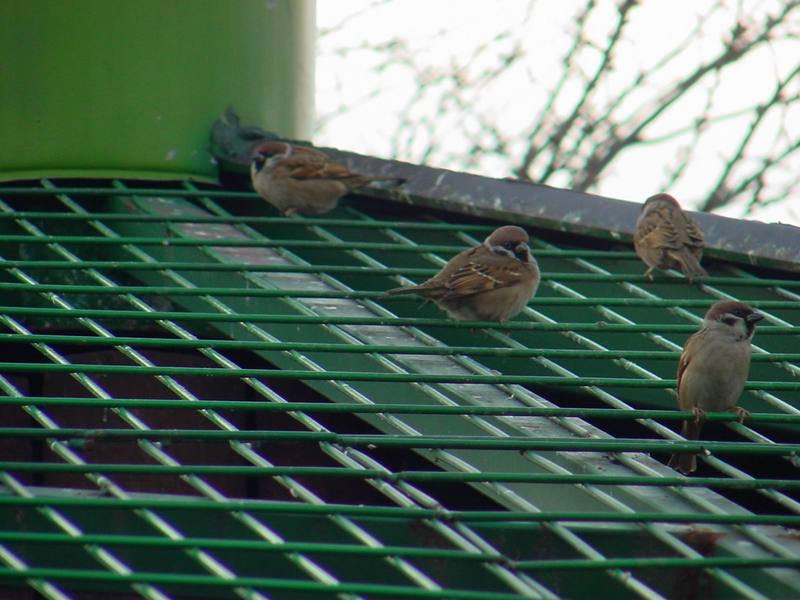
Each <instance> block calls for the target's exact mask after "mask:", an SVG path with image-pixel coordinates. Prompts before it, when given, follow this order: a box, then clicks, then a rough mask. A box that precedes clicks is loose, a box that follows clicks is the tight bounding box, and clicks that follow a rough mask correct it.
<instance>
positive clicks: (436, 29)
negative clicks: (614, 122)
mask: <svg viewBox="0 0 800 600" xmlns="http://www.w3.org/2000/svg"><path fill="white" fill-rule="evenodd" d="M584 4H585V0H539V1H538V2H534V3H529V2H527V1H524V0H399V1H398V0H395V1H394V2H388V3H383V2H380V1H377V2H376V1H375V0H318V2H317V25H318V28H319V30H320V31H321V32H322V35H321V36H320V40H319V44H318V60H317V65H316V71H317V75H316V79H317V82H316V84H317V92H316V105H317V114H318V116H320V117H323V120H322V121H321V122H320V126H319V127H318V131H317V134H316V137H315V142H316V143H318V144H321V145H329V146H335V147H340V148H346V149H350V150H353V151H356V152H361V153H365V154H373V155H377V156H384V157H391V156H393V155H395V157H396V158H399V159H401V160H409V161H411V162H419V161H420V156H421V153H422V150H423V148H424V147H425V144H426V142H427V136H428V135H434V136H437V137H438V138H439V139H440V140H441V142H442V146H443V147H444V149H443V150H442V151H441V152H438V153H436V152H435V153H433V154H431V155H430V156H429V157H427V160H426V162H427V163H428V164H430V165H432V166H441V167H447V168H456V169H458V168H462V169H463V168H464V165H463V164H461V165H459V164H457V163H455V162H454V161H453V159H452V157H451V155H452V154H458V153H459V152H461V151H462V149H463V148H466V147H468V146H467V144H468V142H469V140H468V136H467V135H465V134H464V132H469V131H472V130H474V129H475V128H477V127H478V125H477V124H476V123H475V122H471V121H470V120H464V119H463V118H462V116H461V114H460V113H459V112H458V111H455V110H453V111H452V113H449V112H447V111H446V112H445V114H441V115H438V116H433V115H431V123H430V128H428V129H426V130H422V131H419V132H418V133H417V134H416V135H415V136H414V137H413V139H408V137H406V138H402V137H401V138H394V137H393V135H394V131H395V128H396V126H397V124H398V122H399V119H400V115H401V113H402V111H403V110H404V107H406V105H407V103H408V102H409V100H410V99H411V98H412V96H413V95H414V94H415V93H416V92H417V89H418V85H417V83H416V81H415V78H414V74H413V72H412V71H413V70H412V68H411V67H409V66H403V65H395V66H388V67H386V68H385V69H383V70H382V71H380V72H379V73H376V72H375V70H374V69H375V67H376V66H377V65H379V64H381V62H382V61H384V60H385V54H384V53H382V52H379V51H376V50H375V48H379V47H381V46H382V45H384V44H386V43H388V42H390V41H392V40H397V39H399V40H403V43H404V44H405V47H406V48H407V51H408V52H409V53H413V54H414V56H415V58H414V65H416V67H415V68H418V67H419V66H422V67H423V68H424V70H425V71H424V72H425V73H426V74H428V75H429V76H430V77H431V78H435V77H436V75H437V73H439V72H441V71H444V70H450V69H452V67H453V65H458V66H459V68H461V69H462V70H463V73H464V75H465V77H468V78H469V77H476V76H477V75H478V74H479V73H481V72H482V70H483V69H484V67H485V66H486V64H493V61H496V60H497V57H498V56H499V55H501V54H502V53H503V52H507V51H508V50H509V49H510V48H511V47H512V45H513V41H514V40H518V41H519V42H520V44H521V48H522V49H523V51H524V53H525V55H524V58H523V59H522V60H521V61H519V62H517V63H516V65H515V66H514V67H512V68H511V69H509V70H508V72H506V73H504V74H503V75H502V76H501V77H500V78H498V79H497V80H496V81H494V82H493V83H492V84H491V85H488V86H486V87H485V88H483V90H482V91H481V92H480V93H477V94H475V95H473V96H468V99H469V100H470V101H473V102H474V103H475V104H476V105H477V106H478V107H479V108H481V109H483V111H484V113H485V114H488V115H489V117H490V118H491V120H492V123H493V124H494V125H495V126H497V127H498V128H501V129H503V130H506V131H509V132H517V131H523V130H525V129H526V128H527V127H528V126H529V125H530V123H531V122H532V120H533V117H534V116H535V115H536V114H537V109H538V108H540V107H541V106H542V105H543V103H544V101H545V99H546V97H547V92H548V91H549V90H550V89H551V88H552V87H553V85H554V84H555V82H556V81H557V79H558V77H559V76H560V75H561V72H562V69H561V60H562V57H563V55H564V53H565V52H566V50H567V48H568V47H569V45H570V44H571V43H572V36H570V35H569V32H570V28H571V27H572V26H574V23H572V22H571V20H572V19H574V16H575V14H576V12H577V10H578V9H579V8H580V7H582V6H583V5H584ZM616 4H617V3H616V2H612V1H611V0H598V9H596V10H595V11H594V12H593V13H592V19H591V20H590V22H589V25H588V27H587V32H588V36H589V37H590V38H591V39H592V40H596V41H597V42H598V43H602V42H604V41H605V39H606V38H607V35H608V32H609V31H610V30H611V29H612V28H613V27H614V25H615V21H616V16H617V12H616V8H615V7H616ZM717 4H718V3H717V2H715V1H714V0H649V1H648V2H645V3H642V4H641V5H640V6H638V7H637V8H636V9H634V10H633V11H632V13H631V17H630V20H629V24H628V26H627V29H626V30H625V34H624V36H623V39H624V42H623V43H622V44H621V45H620V46H619V48H618V52H617V54H616V59H615V61H614V65H613V69H612V71H611V72H610V73H609V76H608V78H607V79H606V80H605V81H604V83H603V85H602V86H600V88H599V91H600V92H601V93H600V94H599V95H598V96H597V102H611V101H613V100H614V97H615V92H616V91H617V90H618V89H623V88H624V86H625V84H626V82H628V81H630V80H631V78H632V77H633V75H634V74H635V73H636V72H637V71H638V70H642V69H644V70H645V71H647V70H648V69H649V68H652V66H653V64H654V63H655V62H656V61H657V60H659V59H660V58H661V57H662V56H663V55H664V53H665V52H667V51H668V50H670V49H672V48H674V47H676V46H680V47H682V51H681V52H680V53H679V55H678V56H677V57H676V59H675V60H674V61H673V63H672V64H671V67H670V71H669V72H668V73H665V75H666V77H665V79H668V78H669V77H670V74H671V73H674V77H675V78H677V77H678V76H679V75H681V74H683V73H685V72H687V71H689V70H691V69H693V68H694V67H696V66H697V65H698V64H700V63H701V62H703V61H705V60H707V59H708V57H709V56H713V55H714V54H715V53H717V52H718V51H719V50H720V48H721V47H722V45H723V40H724V36H725V35H726V34H727V32H728V31H729V28H730V23H731V20H732V18H733V15H737V14H738V18H739V19H740V21H741V22H743V23H744V24H745V25H747V24H748V23H758V22H760V21H761V20H762V19H763V18H764V16H765V15H766V14H769V13H774V12H775V10H776V7H778V6H779V5H780V4H781V3H780V2H779V0H750V1H747V0H741V1H735V0H729V1H728V2H723V3H722V4H723V6H722V7H721V8H719V9H718V10H716V12H714V13H712V17H711V18H708V19H706V20H705V22H704V24H703V31H702V35H701V36H698V37H696V38H694V41H693V42H692V43H691V44H684V43H682V41H683V40H685V39H686V37H687V35H688V34H689V32H691V30H692V29H693V28H694V27H695V26H696V24H697V22H698V19H697V15H698V14H701V13H702V14H706V13H708V11H709V10H710V9H711V7H713V6H715V5H717ZM531 6H532V7H533V8H532V10H531V9H530V7H531ZM529 11H530V12H529ZM798 16H800V15H798ZM797 21H798V19H797V18H796V19H795V20H794V22H793V24H792V25H790V27H793V33H795V34H796V36H795V38H794V39H793V40H791V41H788V42H773V43H771V44H770V45H763V46H762V47H761V48H759V49H757V50H755V51H753V52H752V54H751V55H749V56H747V57H746V58H745V60H742V61H740V62H739V63H737V64H735V65H733V66H731V67H729V68H728V69H726V70H725V71H723V76H722V77H721V79H720V81H719V87H718V89H717V90H716V92H715V94H714V95H713V104H712V108H711V114H712V115H723V114H728V113H735V112H736V111H742V110H743V109H746V108H748V107H752V106H753V105H755V104H757V103H758V102H761V101H763V100H764V99H765V97H768V96H769V95H770V94H771V93H772V90H773V88H774V85H775V81H776V76H780V75H784V76H785V75H786V74H787V73H788V72H790V71H791V70H792V69H794V68H795V67H796V66H797V64H798V63H799V62H800V39H798V37H800V23H798V22H797ZM337 25H341V27H338V28H336V29H335V30H334V31H332V32H330V33H325V32H326V30H329V29H330V28H334V27H336V26H337ZM506 29H508V30H509V31H510V32H511V36H510V37H509V38H508V39H505V40H502V41H500V42H496V43H494V44H493V45H492V48H493V50H492V51H489V52H485V53H483V54H481V55H480V56H478V57H477V58H474V59H469V57H470V56H472V55H473V53H474V52H475V49H476V48H477V47H478V46H480V45H482V44H485V43H487V42H489V41H491V40H492V39H493V38H494V37H495V36H496V35H497V34H498V33H499V32H501V31H503V30H506ZM598 57H599V53H594V54H592V53H591V52H590V53H585V54H584V55H582V56H581V61H580V65H581V67H582V68H583V69H584V70H585V71H587V72H591V70H592V69H593V68H594V67H595V65H596V63H597V60H598ZM482 61H483V62H485V63H486V64H482ZM670 84H671V81H666V80H665V81H661V80H659V81H655V82H653V83H652V85H651V87H647V86H643V88H642V89H641V91H638V90H637V92H635V93H634V94H632V95H631V96H630V97H629V98H628V99H627V100H626V101H625V102H623V104H622V105H621V107H620V110H621V111H622V112H621V114H625V111H626V110H627V111H634V110H635V108H636V107H637V106H639V103H640V102H641V101H642V100H643V99H647V98H652V97H656V96H658V95H659V94H660V93H665V92H667V91H669V90H670V89H671V87H670ZM711 84H712V81H711V80H710V79H709V82H708V83H707V84H705V85H711ZM580 91H581V90H580V89H579V88H578V87H573V89H570V88H569V86H567V88H566V89H565V92H564V93H563V94H562V95H561V96H560V97H559V99H558V102H557V103H556V105H555V107H554V110H555V111H556V112H557V113H558V114H559V115H561V116H563V114H565V113H567V112H568V111H569V110H570V109H571V107H572V105H573V103H574V100H575V98H576V94H578V93H580ZM787 91H788V93H790V94H795V95H797V94H798V93H800V81H798V80H797V79H796V80H795V81H793V83H792V84H791V85H790V86H789V87H788V88H787ZM705 103H706V95H705V94H704V93H700V90H698V92H697V93H690V94H688V95H687V96H686V97H684V98H683V99H681V100H680V101H679V102H678V103H676V104H675V105H674V106H673V107H671V108H670V109H668V110H667V111H665V113H663V114H662V117H661V118H660V119H659V120H658V121H657V122H655V123H654V124H653V125H654V126H653V127H652V128H651V129H649V130H647V133H648V137H655V136H657V135H661V134H664V133H668V132H671V131H674V130H675V129H679V128H680V127H682V126H683V125H685V124H689V123H691V121H692V120H693V119H694V118H696V117H697V116H698V115H699V114H700V113H701V112H702V110H703V106H704V104H705ZM342 106H345V107H347V108H348V109H347V110H345V111H344V112H342V114H340V115H338V116H335V117H332V118H331V117H330V115H331V114H332V113H334V112H335V111H337V109H339V108H340V107H342ZM435 107H436V98H435V94H433V93H431V94H425V96H424V97H423V100H422V101H421V102H420V103H419V104H418V106H417V107H416V108H415V109H414V110H415V111H416V112H415V113H414V114H415V115H416V116H420V117H423V116H425V115H426V113H428V112H432V111H433V110H434V108H435ZM792 110H793V113H791V114H788V115H787V116H786V117H785V118H784V119H783V123H782V124H781V119H779V118H777V113H776V115H775V118H771V119H767V121H766V122H765V123H764V124H763V125H762V126H761V127H760V128H759V129H758V130H757V134H756V137H755V139H754V142H753V152H754V154H756V155H757V154H758V152H761V151H764V152H766V151H768V150H769V149H770V148H771V147H773V145H774V144H775V143H776V141H782V143H786V141H787V140H790V141H794V140H797V139H798V137H800V106H798V107H795V108H793V109H792ZM751 118H752V115H750V114H742V115H741V116H739V117H735V118H731V119H728V120H725V121H723V122H721V123H719V124H717V125H712V126H710V127H709V129H708V131H707V133H706V134H705V135H704V136H703V137H702V138H701V139H700V143H699V144H697V145H696V146H694V148H693V151H694V153H695V158H694V160H693V161H692V162H691V164H690V167H689V168H688V169H687V171H686V172H685V173H684V175H683V177H681V178H680V179H679V180H678V181H677V182H676V184H675V186H674V187H672V189H670V190H662V189H659V185H660V184H661V183H662V182H664V181H665V173H666V170H667V169H668V168H669V167H670V165H674V164H675V163H676V161H677V156H678V155H679V153H680V151H681V148H682V147H684V146H686V145H687V143H689V142H690V137H689V136H688V135H684V136H676V137H675V138H674V139H673V140H671V141H669V142H665V143H661V144H652V145H646V146H640V147H638V148H636V149H635V150H632V151H626V152H623V153H622V154H621V155H619V156H618V157H617V159H616V162H615V163H614V165H613V167H612V168H611V169H609V170H607V171H606V172H605V177H604V178H603V180H602V182H601V183H600V185H599V186H598V188H597V189H594V190H592V191H594V192H596V193H599V194H602V195H606V196H610V197H616V198H622V199H626V200H638V201H641V200H644V199H645V198H646V197H647V196H650V195H652V194H654V193H657V192H659V191H670V192H671V193H673V194H674V195H675V196H676V197H678V198H679V199H680V200H681V201H682V203H683V204H684V205H685V206H686V207H688V208H691V207H693V206H697V205H698V204H699V202H700V200H701V198H702V196H703V192H705V191H706V190H708V189H709V188H710V187H711V185H712V183H713V182H714V181H715V180H716V178H715V175H716V174H718V173H719V169H720V167H721V165H722V163H723V160H724V153H725V151H726V150H728V149H730V147H731V146H732V145H733V144H738V140H739V139H740V138H741V134H742V131H744V130H745V129H746V127H747V125H748V123H749V121H750V119H751ZM471 128H472V129H471ZM514 150H516V151H517V153H519V152H521V147H515V146H513V145H512V152H514ZM470 170H473V171H475V172H480V173H482V174H485V175H489V176H493V177H505V176H508V175H510V172H509V165H508V163H507V162H506V161H504V160H502V159H500V158H497V159H487V160H484V161H483V162H482V163H481V164H479V165H477V166H475V167H473V168H471V169H470ZM798 170H800V157H797V156H796V157H794V161H793V163H792V164H790V165H787V168H786V170H785V173H783V174H782V173H781V172H780V171H776V174H775V175H774V178H775V182H774V183H775V184H776V186H780V184H781V183H782V182H783V181H784V180H786V181H788V179H786V178H790V177H794V176H796V173H797V171H798ZM781 177H784V179H781ZM558 179H559V178H558V177H557V178H556V179H552V180H550V181H548V183H549V184H551V185H564V183H565V180H564V182H560V181H559V180H558ZM562 179H563V178H562ZM795 193H796V191H795ZM791 204H793V203H792V202H783V203H781V204H780V206H779V207H778V206H776V207H773V208H769V209H764V210H761V211H760V212H758V213H756V214H755V215H753V216H754V217H755V218H759V219H762V220H767V221H771V220H780V221H783V222H794V223H797V224H800V208H798V209H796V210H792V206H791ZM741 213H742V207H741V206H733V207H730V208H727V209H725V210H724V211H722V214H728V215H730V216H740V215H741Z"/></svg>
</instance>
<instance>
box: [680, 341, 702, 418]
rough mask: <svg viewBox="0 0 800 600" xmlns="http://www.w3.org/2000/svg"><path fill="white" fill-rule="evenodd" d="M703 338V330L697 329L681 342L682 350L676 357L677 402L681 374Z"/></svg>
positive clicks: (681, 379) (684, 371)
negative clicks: (678, 356)
mask: <svg viewBox="0 0 800 600" xmlns="http://www.w3.org/2000/svg"><path fill="white" fill-rule="evenodd" d="M702 338H703V331H702V330H701V331H698V332H696V333H693V334H692V335H690V336H689V337H688V338H686V341H685V342H684V343H683V351H682V352H681V357H680V358H679V359H678V376H677V379H678V384H677V388H678V402H679V403H680V395H681V381H683V376H684V374H685V373H686V369H687V368H688V367H689V365H690V364H691V362H692V357H693V356H696V355H697V348H696V346H697V345H698V344H700V343H702V342H701V340H702ZM689 408H691V407H686V408H684V410H689Z"/></svg>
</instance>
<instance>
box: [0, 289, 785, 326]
mask: <svg viewBox="0 0 800 600" xmlns="http://www.w3.org/2000/svg"><path fill="white" fill-rule="evenodd" d="M29 291H32V290H30V286H29ZM0 314H5V315H8V316H21V317H37V318H41V317H60V318H65V317H73V318H82V317H86V318H90V319H124V320H128V319H134V320H144V321H158V320H169V321H203V322H231V321H233V322H237V323H240V322H243V321H246V322H252V323H296V324H327V325H394V326H397V327H402V326H406V325H409V326H414V327H452V328H456V329H478V328H481V329H499V330H501V331H517V330H520V331H567V332H569V331H581V332H586V331H602V332H631V333H642V332H645V333H694V332H695V331H697V326H694V325H671V324H670V325H665V324H658V323H652V324H637V325H622V324H616V323H605V322H594V323H580V322H578V323H576V322H571V323H534V322H532V321H509V322H506V323H495V322H492V321H454V320H452V319H447V318H441V319H425V318H403V317H330V316H308V315H261V314H248V315H244V316H243V315H240V314H224V313H218V312H194V311H192V312H188V311H187V312H179V311H152V312H144V311H138V310H108V309H83V308H81V309H74V308H72V309H69V310H67V309H63V308H35V307H28V306H0ZM787 333H790V334H796V333H797V328H796V327H781V326H763V327H759V328H758V334H759V336H761V335H784V334H787Z"/></svg>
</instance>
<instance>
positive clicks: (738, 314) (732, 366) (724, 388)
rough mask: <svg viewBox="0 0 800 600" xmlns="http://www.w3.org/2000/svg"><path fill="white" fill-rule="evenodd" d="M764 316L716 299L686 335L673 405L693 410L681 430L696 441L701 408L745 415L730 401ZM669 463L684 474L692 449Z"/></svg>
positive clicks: (692, 465)
mask: <svg viewBox="0 0 800 600" xmlns="http://www.w3.org/2000/svg"><path fill="white" fill-rule="evenodd" d="M763 318H764V315H762V314H761V313H758V312H756V311H754V310H753V309H752V308H750V307H749V306H747V305H746V304H743V303H741V302H729V301H726V302H717V303H716V304H714V305H713V306H712V307H711V308H709V309H708V312H706V315H705V317H704V318H703V324H702V326H701V328H700V331H698V332H696V333H693V334H692V335H690V336H689V337H688V338H687V339H686V343H684V345H683V352H681V357H680V359H679V360H678V408H679V409H680V410H688V411H692V412H693V413H694V419H693V420H691V421H684V422H683V429H682V434H683V437H685V438H686V439H687V440H696V439H698V436H699V435H700V429H701V428H702V426H703V418H704V416H705V412H706V411H708V410H711V411H723V410H727V411H731V412H734V413H736V416H737V417H738V418H739V422H741V421H742V420H743V419H744V418H745V417H746V416H747V415H748V414H750V413H748V412H747V411H746V410H745V409H743V408H741V407H739V406H736V401H737V400H738V399H739V395H740V394H741V393H742V390H743V389H744V383H745V381H747V372H748V371H749V370H750V340H751V339H752V338H753V333H754V332H755V327H756V323H757V322H758V321H760V320H761V319H763ZM669 466H670V467H672V468H674V469H677V470H678V471H680V472H681V473H683V474H684V475H687V474H689V473H692V472H694V471H695V470H696V469H697V459H696V458H695V455H694V454H692V453H679V454H673V455H672V458H670V460H669Z"/></svg>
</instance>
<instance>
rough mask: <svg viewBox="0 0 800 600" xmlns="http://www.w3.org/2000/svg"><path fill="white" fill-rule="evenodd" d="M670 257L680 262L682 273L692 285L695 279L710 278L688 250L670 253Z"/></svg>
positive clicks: (683, 249) (682, 249)
mask: <svg viewBox="0 0 800 600" xmlns="http://www.w3.org/2000/svg"><path fill="white" fill-rule="evenodd" d="M669 255H670V256H671V257H672V258H673V259H674V260H676V261H678V264H679V265H680V267H681V271H683V274H684V275H686V279H688V280H689V283H692V280H693V279H694V278H695V277H708V273H706V270H705V269H704V268H703V267H701V266H700V263H699V262H698V261H697V258H696V257H695V255H694V254H692V253H691V252H690V251H689V250H688V249H687V248H681V249H680V250H678V251H670V253H669Z"/></svg>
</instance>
